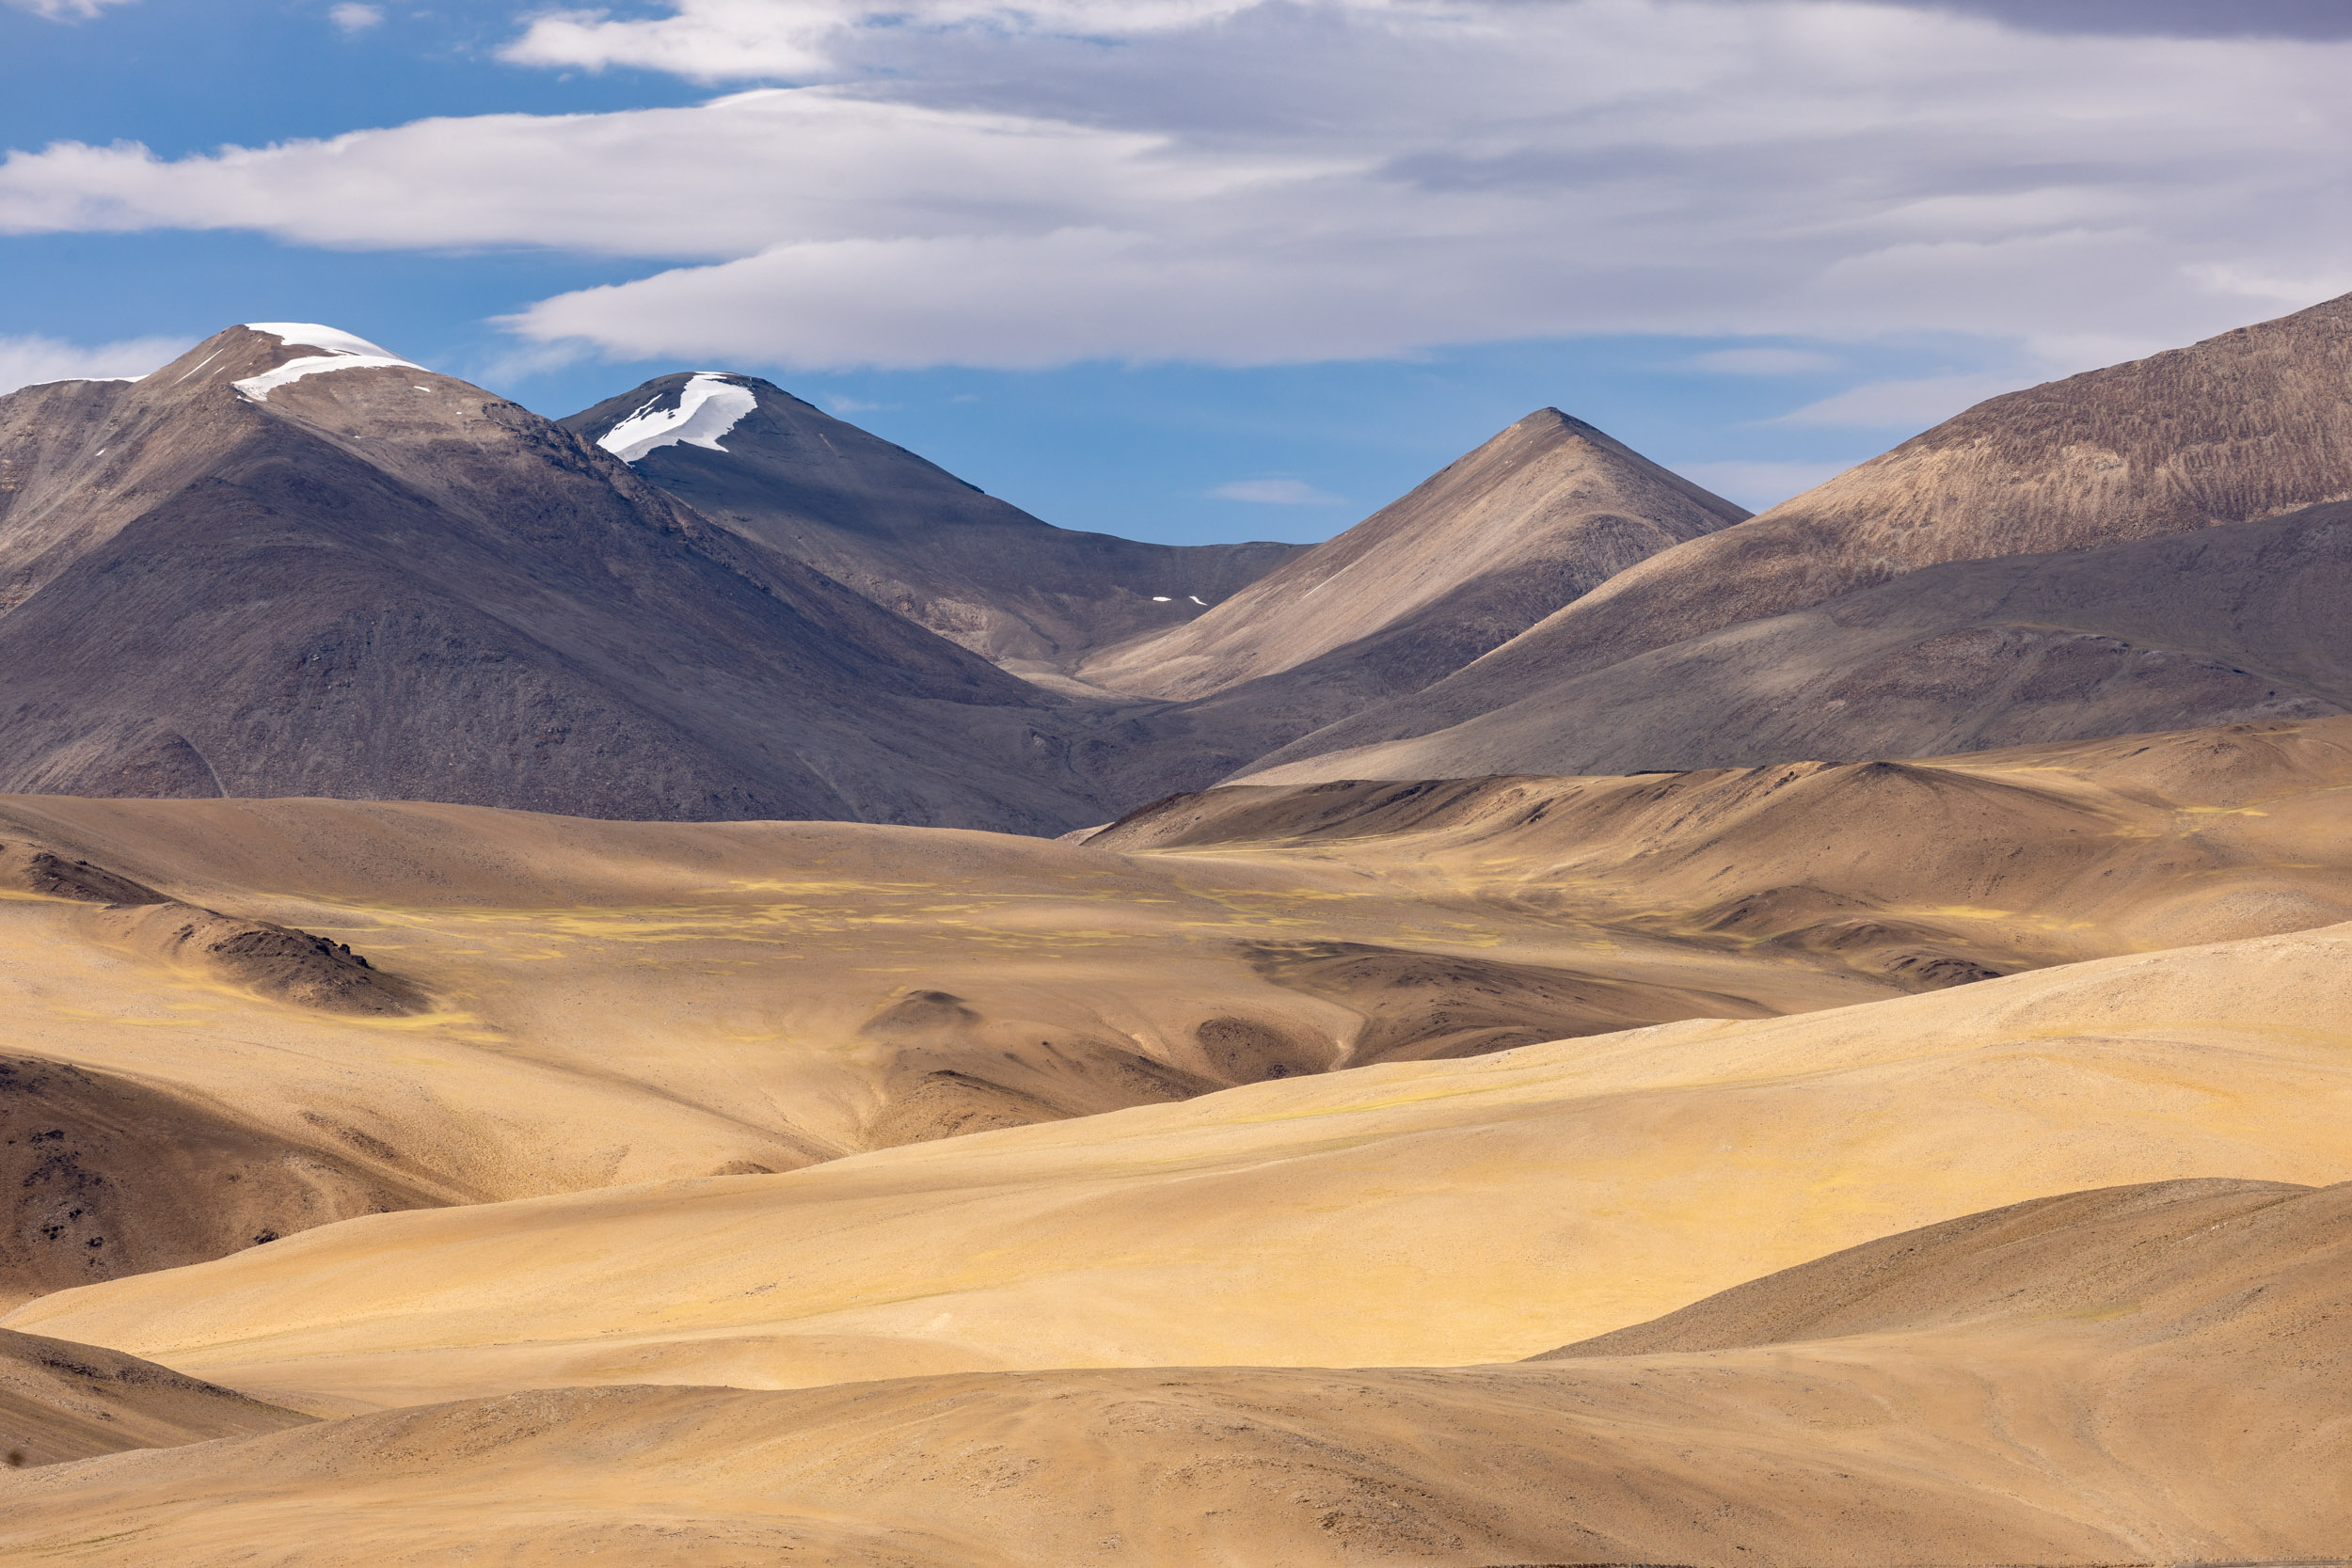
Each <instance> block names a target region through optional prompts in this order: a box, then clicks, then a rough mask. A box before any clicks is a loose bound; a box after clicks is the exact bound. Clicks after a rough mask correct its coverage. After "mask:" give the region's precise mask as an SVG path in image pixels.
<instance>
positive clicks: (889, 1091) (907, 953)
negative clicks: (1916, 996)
mask: <svg viewBox="0 0 2352 1568" xmlns="http://www.w3.org/2000/svg"><path fill="white" fill-rule="evenodd" d="M2347 789H2352V721H2320V722H2314V723H2307V724H2298V725H2266V726H2236V727H2233V728H2230V729H2225V730H2217V731H2207V732H2190V733H2185V734H2182V735H2175V736H2153V737H2140V738H2137V739H2131V740H2115V741H2101V742H2084V743H2079V744H2076V745H2073V746H2068V747H2055V748H2042V749H2036V750H2030V751H2022V752H1998V753H1987V754H1984V755H1980V756H1975V757H1968V758H1962V759H1945V760H1942V761H1938V762H1934V763H1928V764H1906V765H1899V766H1898V765H1887V764H1865V765H1851V766H1838V767H1824V766H1821V765H1819V764H1791V765H1788V766H1786V767H1780V768H1759V769H1743V770H1731V771H1718V772H1711V773H1694V774H1684V775H1661V776H1655V777H1636V778H1628V779H1506V780H1494V781H1456V782H1449V783H1439V784H1346V785H1329V786H1306V787H1289V788H1255V787H1249V788H1237V789H1228V790H1220V791H1216V792H1212V793H1210V794H1208V795H1205V796H1198V797H1192V798H1188V799H1184V800H1177V801H1173V802H1170V803H1168V804H1167V805H1165V806H1163V807H1162V808H1159V809H1157V810H1154V811H1151V812H1146V813H1143V814H1138V816H1136V817H1135V818H1132V819H1130V820H1129V821H1128V822H1126V823H1124V824H1122V825H1121V826H1120V827H1119V828H1117V829H1115V830H1113V831H1112V832H1107V833H1104V834H1102V835H1099V836H1098V837H1097V838H1096V839H1095V840H1094V841H1092V842H1091V843H1089V845H1087V846H1084V847H1073V846H1070V845H1061V844H1053V843H1045V842H1041V841H1038V840H1035V839H1024V838H1015V837H1009V836H1001V835H992V834H982V833H964V832H942V831H924V830H908V829H893V828H880V827H866V826H859V825H853V824H751V823H736V824H626V823H609V822H588V821H580V820H577V819H567V818H561V817H549V816H533V815H530V814H525V813H515V812H500V811H488V810H479V809H473V808H461V807H449V806H432V805H413V804H382V803H377V804H370V803H359V802H340V801H325V800H308V801H305V800H293V801H267V802H252V801H194V800H188V801H75V800H58V799H26V798H18V799H16V800H12V801H0V883H6V884H8V887H0V892H6V891H8V888H10V887H12V888H13V889H14V891H15V893H16V894H17V896H9V897H0V960H4V961H0V1003H5V1011H6V1018H7V1024H6V1029H5V1037H4V1038H0V1088H5V1089H7V1090H8V1092H6V1093H0V1188H5V1190H7V1191H9V1192H11V1193H12V1194H14V1195H16V1196H15V1197H14V1198H13V1200H12V1204H11V1206H10V1207H9V1209H8V1213H7V1216H6V1218H7V1222H8V1225H7V1230H6V1233H5V1234H0V1298H5V1300H0V1305H5V1304H6V1303H7V1302H8V1301H12V1300H16V1299H23V1298H24V1297H28V1296H31V1295H34V1294H38V1293H40V1291H46V1290H53V1289H57V1288H60V1287H65V1286H72V1285H78V1284H84V1283H90V1282H94V1281H97V1280H102V1279H106V1278H112V1277H116V1276H119V1275H123V1274H127V1273H134V1272H139V1271H142V1270H147V1269H152V1268H157V1267H166V1266H171V1265H176V1264H180V1263H184V1262H191V1261H198V1260H201V1259H207V1258H212V1257H216V1256H219V1255H220V1254H222V1253H224V1252H228V1251H232V1250H235V1249H237V1248H240V1247H244V1246H248V1245H252V1244H255V1243H259V1242H261V1241H262V1239H263V1238H265V1237H283V1236H287V1235H291V1234H293V1233H294V1232H295V1231H297V1230H302V1229H307V1228H309V1227H312V1226H315V1225H318V1224H322V1223H326V1222H328V1221H332V1220H337V1219H342V1218H345V1217H348V1216H351V1215H356V1214H362V1213H367V1212H374V1211H379V1210H387V1209H406V1208H415V1207H420V1206H430V1205H434V1204H439V1203H449V1202H474V1201H482V1200H496V1199H504V1198H514V1197H524V1196H543V1195H548V1194H553V1193H558V1192H565V1191H578V1190H581V1189H585V1188H592V1187H599V1186H608V1185H613V1184H620V1183H628V1182H638V1181H645V1180H667V1179H673V1178H684V1177H701V1176H709V1175H716V1174H738V1173H758V1172H769V1171H782V1170H787V1169H793V1168H797V1167H799V1166H802V1165H804V1164H811V1163H814V1162H817V1161H821V1160H824V1159H829V1158H833V1157H835V1156H838V1155H841V1154H845V1153H854V1152H858V1151H861V1150H865V1149H869V1148H882V1147H889V1146H894V1145H898V1144H904V1143H909V1142H914V1141H920V1140H924V1139H930V1138H937V1137H942V1136H947V1135H951V1134H956V1133H961V1132H978V1131H987V1130H991V1129H996V1128H1004V1127H1009V1126H1017V1125H1023V1124H1028V1123H1034V1122H1040V1121H1048V1120H1054V1119H1057V1118H1060V1117H1070V1116H1078V1115H1088V1114H1093V1113H1098V1112H1102V1111H1106V1110H1114V1109H1118V1108H1120V1107H1125V1106H1132V1105H1138V1104H1152V1103H1165V1102H1171V1101H1180V1100H1183V1099H1185V1098H1187V1097H1190V1096H1193V1095H1197V1094H1200V1093H1204V1092H1207V1091H1209V1090H1212V1089H1216V1088H1219V1087H1223V1086H1226V1085H1233V1084H1239V1083H1250V1082H1256V1081H1260V1080H1263V1079H1267V1078H1273V1077H1295V1076H1299V1075H1303V1074H1312V1073H1316V1072H1321V1071H1325V1070H1327V1069H1333V1068H1341V1067H1356V1066H1360V1065H1362V1064H1364V1063H1368V1062H1377V1061H1397V1060H1406V1059H1435V1058H1441V1057H1456V1056H1466V1055H1470V1054H1474V1053H1480V1052H1484V1051H1491V1050H1498V1049H1502V1048H1505V1047H1510V1046H1516V1045H1522V1044H1528V1043H1533V1042H1536V1041H1541V1040H1548V1039H1554V1038H1560V1037H1578V1036H1590V1035H1596V1034H1601V1033H1606V1032H1611V1031H1614V1030H1619V1029H1624V1028H1628V1027H1634V1026H1639V1025H1643V1024H1646V1023H1652V1022H1665V1021H1671V1020H1677V1019H1689V1018H1696V1017H1717V1018H1739V1017H1756V1016H1760V1015H1765V1014H1771V1013H1776V1012H1795V1011H1803V1010H1808V1009H1815V1008H1820V1007H1826V1006H1841V1005H1846V1004H1851V1003H1854V1002H1858V1001H1864V1000H1868V999H1872V998H1879V997H1885V996H1890V995H1894V994H1897V993H1898V992H1899V991H1903V990H1927V989H1930V988H1932V987H1936V986H1942V985H1949V984H1953V983H1955V982H1960V981H1966V980H1969V979H1973V978H1977V977H1979V976H1981V975H1984V974H2003V973H2010V972H2013V971H2016V970H2019V969H2021V968H2026V967H2032V966H2038V965H2044V964H2049V963H2055V962H2062V961H2068V960H2074V959H2081V958H2094V957H2101V956H2105V955H2108V954H2113V953H2117V952H2129V951H2134V950H2141V949H2153V948H2160V947H2167V946H2176V945H2182V944H2187V943H2192V942H2207V941H2215V940H2223V939H2232V938H2238V937H2244V936H2250V935H2261V934H2268V933H2274V932H2279V931H2285V930H2293V929H2299V928H2307V927H2318V926H2323V925H2328V924H2332V923H2334V922H2336V921H2339V920H2343V919H2345V918H2348V917H2352V812H2347V811H2345V809H2344V802H2345V800H2346V791H2347ZM42 845H47V846H51V848H49V849H40V850H39V851H38V854H45V855H47V856H48V857H49V859H48V860H47V861H46V862H44V864H46V865H47V866H48V867H49V869H48V870H47V871H45V872H40V873H39V874H36V873H35V870H34V860H35V859H37V858H38V855H37V853H36V847H38V846H42ZM60 857H62V858H60ZM80 861H87V862H88V863H89V864H87V865H78V866H77V865H76V863H77V862H80ZM110 878H111V879H112V880H109V879H110ZM10 879H14V880H13V881H11V880H10ZM69 884H71V885H69ZM76 889H78V890H79V891H78V893H76V892H75V890H76ZM67 894H73V895H72V896H67ZM126 899H128V900H132V901H133V902H134V903H135V904H136V906H137V907H134V908H128V909H119V910H108V909H106V908H103V901H114V902H121V901H123V900H126ZM209 911H226V912H225V913H222V914H219V915H217V916H215V914H213V913H211V912H209ZM271 923H275V925H274V926H273V925H272V924H271ZM199 928H200V929H199ZM192 929H198V930H199V936H198V937H196V938H192V939H190V940H189V941H187V942H176V933H180V932H183V931H187V930H192ZM205 933H210V935H206V934H205ZM223 933H225V934H223ZM273 933H274V934H273ZM304 933H316V934H317V938H316V940H318V941H320V942H328V943H330V944H331V946H332V949H333V950H332V951H329V952H317V953H314V952H310V950H309V949H308V948H306V947H305V946H304V945H303V944H304V942H308V941H310V940H312V939H310V938H307V937H305V936H304ZM248 939H254V940H260V939H266V940H267V941H269V942H277V943H278V944H279V946H280V947H285V946H288V945H289V944H291V946H292V948H293V949H294V954H293V957H294V958H304V959H307V960H310V961H312V962H313V964H314V967H316V968H317V969H318V970H319V973H320V974H321V975H323V976H324V979H325V980H326V981H333V982H334V983H335V985H336V986H343V987H344V990H340V991H339V990H335V989H334V987H333V986H326V985H324V984H323V983H322V984H319V985H313V984H311V983H310V979H311V978H315V976H314V977H308V978H306V977H305V976H304V975H303V974H298V973H293V974H289V973H281V972H280V971H279V970H278V969H274V968H272V967H271V965H274V964H279V963H280V962H281V959H283V961H288V962H290V961H292V960H291V959H284V958H283V955H280V956H278V957H271V956H270V955H268V954H260V953H254V952H247V951H246V950H245V948H244V947H241V946H240V944H241V943H245V944H247V945H249V942H248ZM175 942H176V944H175ZM206 942H211V943H212V945H211V946H210V947H207V946H206V945H205V944H206ZM344 945H348V946H349V948H350V954H349V955H344V954H343V953H342V947H343V946H344ZM224 954H227V955H229V956H230V958H234V959H235V961H234V962H230V961H229V959H228V958H222V957H221V956H222V955H224ZM264 959H266V960H267V961H266V962H264V961H263V960H264ZM360 959H365V960H366V963H367V965H368V966H370V967H364V968H363V967H359V960H360ZM346 982H348V983H349V984H348V985H347V984H346ZM361 982H364V985H361V984H360V983H361ZM352 985H360V990H358V991H354V990H351V989H350V986H352ZM370 988H373V989H370ZM306 998H307V999H308V1000H307V1001H306V1000H305V999H306ZM362 1004H365V1006H361V1005H362ZM378 1004H381V1006H378ZM394 1004H397V1005H396V1006H395V1005H394ZM355 1007H356V1008H359V1009H360V1010H353V1009H354V1008H355ZM368 1008H374V1009H375V1010H373V1011H371V1010H367V1009H368ZM53 1133H54V1134H56V1140H54V1141H53V1140H52V1139H51V1134H53ZM11 1139H12V1140H14V1141H13V1142H7V1141H5V1140H11Z"/></svg>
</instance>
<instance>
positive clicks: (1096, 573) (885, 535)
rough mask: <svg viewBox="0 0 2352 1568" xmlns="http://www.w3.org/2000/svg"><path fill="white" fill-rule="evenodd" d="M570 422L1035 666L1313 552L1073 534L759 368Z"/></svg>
mask: <svg viewBox="0 0 2352 1568" xmlns="http://www.w3.org/2000/svg"><path fill="white" fill-rule="evenodd" d="M563 424H564V428H565V429H567V430H570V431H573V432H575V433H577V434H578V435H580V436H582V437H584V438H585V439H587V440H590V441H593V442H595V443H596V444H597V445H598V446H600V447H602V448H603V449H604V450H605V451H610V452H612V454H613V455H614V456H615V457H618V458H620V459H621V460H622V461H624V462H626V463H628V464H629V465H630V466H631V467H633V468H635V470H636V471H637V472H638V473H639V474H640V475H641V476H642V477H644V479H645V480H647V481H649V482H650V483H654V484H657V485H659V486H660V487H661V488H662V489H664V490H667V491H669V492H670V493H671V494H673V495H675V496H678V497H680V498H682V499H685V500H687V501H689V502H691V504H692V505H693V506H694V507H695V508H696V509H697V510H699V511H701V512H703V513H705V514H707V515H709V516H712V517H715V518H717V519H719V520H720V521H722V522H724V523H726V524H728V525H730V526H731V527H734V528H736V529H739V530H740V531H743V532H744V533H747V534H749V535H750V536H752V537H753V538H755V539H757V540H759V541H760V542H761V543H762V544H765V545H767V546H770V547H771V548H772V549H775V550H778V551H781V552H782V553H783V554H785V555H787V556H790V557H791V558H792V559H794V560H796V561H800V562H805V563H806V564H808V565H810V566H813V567H815V568H816V569H817V570H818V571H819V572H822V573H824V574H825V575H826V576H827V577H829V578H833V579H834V580H835V581H836V582H839V583H841V584H843V585H844V586H845V587H848V588H850V590H852V591H853V592H855V593H858V594H863V595H864V596H865V597H866V598H867V599H870V600H872V601H873V602H874V603H876V604H878V605H881V606H882V607H883V608H884V609H887V610H893V611H896V612H897V613H898V614H900V615H904V616H906V617H907V618H908V619H910V620H912V621H914V622H915V623H916V624H918V625H920V626H927V627H929V628H930V630H932V631H935V632H937V633H938V634H939V635H941V636H942V637H945V638H947V639H949V640H950V641H955V642H959V643H961V644H962V645H963V646H964V647H967V648H970V649H971V650H973V651H974V652H976V653H977V654H980V655H981V656H983V657H987V658H991V659H994V660H996V661H998V662H999V663H1002V664H1004V665H1006V666H1007V667H1008V668H1011V669H1017V670H1021V671H1023V672H1024V673H1050V672H1054V671H1058V670H1065V669H1067V668H1068V667H1069V666H1070V665H1071V664H1072V663H1073V661H1074V660H1075V659H1076V658H1078V657H1080V656H1081V655H1083V654H1085V653H1086V652H1088V651H1089V650H1090V649H1094V648H1098V647H1102V646H1104V645H1105V644H1107V643H1110V642H1115V641H1121V640H1123V639H1127V638H1132V637H1134V636H1136V635H1137V634H1139V633H1145V632H1150V631H1153V630H1157V629H1160V628H1163V627H1167V626H1175V625H1178V624H1181V623H1182V622H1184V621H1186V620H1189V619H1190V618H1191V617H1193V616H1196V615H1199V614H1200V613H1201V611H1202V610H1203V609H1204V608H1205V607H1207V606H1211V605H1216V604H1219V603H1221V602H1223V601H1224V600H1225V599H1226V598H1228V597H1229V596H1231V595H1232V594H1233V593H1234V592H1236V591H1237V590H1239V589H1241V588H1242V587H1244V586H1246V585H1247V584H1248V583H1249V582H1251V581H1253V580H1254V579H1256V578H1258V577H1260V576H1262V575H1263V573H1265V572H1266V571H1267V570H1268V569H1269V568H1271V567H1273V566H1275V565H1277V564H1279V563H1280V562H1282V561H1284V560H1286V559H1288V558H1289V557H1291V556H1293V555H1295V554H1296V553H1297V552H1298V550H1299V548H1300V546H1295V545H1276V544H1245V545H1192V546H1177V545H1149V544H1142V543H1139V542H1137V541H1136V540H1132V539H1118V538H1113V537H1112V536H1110V535H1108V534H1103V533H1082V532H1076V531H1072V530H1069V529H1059V528H1056V527H1054V526H1053V525H1051V524H1049V523H1045V522H1042V521H1041V520H1039V519H1038V518H1036V517H1032V516H1031V515H1029V514H1027V513H1025V512H1024V511H1022V510H1021V509H1020V508H1019V507H1016V506H1012V505H1009V504H1008V503H1007V502H1004V501H1001V500H998V499H995V498H994V497H993V496H989V495H986V494H984V493H983V492H981V491H980V490H978V489H977V488H976V487H974V486H973V485H971V484H968V483H965V482H964V481H962V480H961V479H958V478H957V477H956V476H955V475H953V474H951V473H949V472H947V470H946V469H945V468H942V467H939V466H938V465H936V464H934V463H930V462H928V461H926V460H925V459H923V458H921V457H918V456H916V455H915V454H914V453H913V452H911V451H907V450H906V449H905V448H903V447H898V446H894V445H892V444H891V443H890V442H888V441H885V440H883V439H882V437H880V436H875V435H873V434H871V433H870V432H868V431H865V430H861V429H859V428H858V427H857V426H856V425H853V424H850V423H849V422H848V421H847V420H837V419H834V417H833V416H832V415H830V414H827V413H825V412H824V411H823V410H822V409H819V408H818V407H816V406H815V405H814V404H808V403H805V402H803V401H802V400H801V399H799V398H796V397H794V396H793V395H792V394H791V393H789V392H787V391H786V390H785V389H784V388H781V387H778V386H776V385H775V384H774V383H772V382H769V381H763V380H761V379H760V378H759V377H757V376H753V375H738V374H735V373H733V372H722V371H696V372H680V373H678V374H675V375H665V376H658V377H656V378H655V379H654V380H651V381H648V382H646V383H645V384H644V386H642V387H638V388H633V389H632V390H630V391H628V392H624V393H622V394H621V395H620V396H619V397H615V398H608V399H607V400H605V401H604V402H602V403H600V404H596V406H595V407H593V408H588V409H583V410H582V411H581V412H580V413H578V414H574V415H572V416H571V417H570V418H569V419H566V420H564V421H563Z"/></svg>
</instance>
